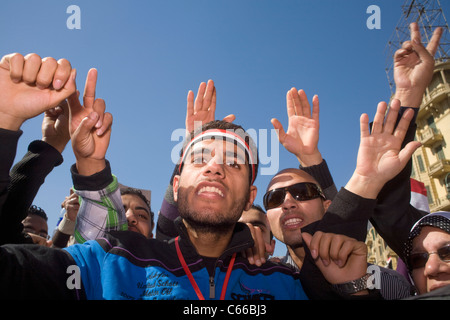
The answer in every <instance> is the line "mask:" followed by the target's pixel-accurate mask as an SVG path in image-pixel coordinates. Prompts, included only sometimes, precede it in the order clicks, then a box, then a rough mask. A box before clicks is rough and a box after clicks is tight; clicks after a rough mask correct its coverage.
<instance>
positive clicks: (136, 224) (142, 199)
mask: <svg viewBox="0 0 450 320" xmlns="http://www.w3.org/2000/svg"><path fill="white" fill-rule="evenodd" d="M120 194H121V198H122V203H123V207H124V210H125V215H126V218H127V220H128V230H129V231H134V232H138V233H141V234H142V235H144V236H145V237H146V238H148V239H150V238H153V228H154V226H155V222H154V213H153V211H152V210H151V207H150V201H149V200H148V199H147V197H146V196H145V195H144V194H143V193H142V191H141V190H139V189H134V188H130V187H124V188H121V189H120Z"/></svg>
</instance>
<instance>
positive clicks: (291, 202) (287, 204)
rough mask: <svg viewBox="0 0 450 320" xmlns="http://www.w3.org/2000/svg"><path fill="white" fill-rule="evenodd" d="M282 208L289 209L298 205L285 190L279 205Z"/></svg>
mask: <svg viewBox="0 0 450 320" xmlns="http://www.w3.org/2000/svg"><path fill="white" fill-rule="evenodd" d="M281 207H282V209H283V210H285V211H287V210H290V209H296V208H297V207H298V205H297V201H296V200H295V199H294V197H293V196H292V195H291V194H290V193H289V192H288V191H287V192H286V195H285V196H284V201H283V203H282V205H281Z"/></svg>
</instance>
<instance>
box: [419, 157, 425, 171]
mask: <svg viewBox="0 0 450 320" xmlns="http://www.w3.org/2000/svg"><path fill="white" fill-rule="evenodd" d="M417 163H418V164H419V170H420V172H425V165H424V164H423V160H422V156H421V155H418V156H417Z"/></svg>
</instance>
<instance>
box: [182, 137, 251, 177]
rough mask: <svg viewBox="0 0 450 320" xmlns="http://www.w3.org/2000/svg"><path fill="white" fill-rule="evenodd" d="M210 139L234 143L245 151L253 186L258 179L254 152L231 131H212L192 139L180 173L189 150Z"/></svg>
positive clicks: (243, 140)
mask: <svg viewBox="0 0 450 320" xmlns="http://www.w3.org/2000/svg"><path fill="white" fill-rule="evenodd" d="M210 139H215V140H219V139H222V141H229V142H233V143H234V144H236V145H237V146H239V147H240V148H242V149H243V150H244V151H245V153H246V155H247V157H248V165H249V167H250V174H251V179H250V181H251V183H250V184H253V182H254V181H255V178H256V161H255V157H254V154H253V151H252V149H251V148H250V146H249V144H248V143H247V142H246V141H245V139H244V138H243V137H241V136H240V135H238V134H236V133H235V132H233V131H230V130H223V129H210V130H206V131H203V132H201V133H199V134H197V135H195V136H194V138H192V140H191V141H190V142H189V143H188V144H187V145H186V147H185V148H184V150H183V154H182V156H181V162H180V165H179V172H180V173H181V168H182V166H183V163H184V160H185V159H186V157H187V155H188V154H189V150H190V149H191V148H192V146H193V145H194V144H196V143H197V142H200V141H203V140H210Z"/></svg>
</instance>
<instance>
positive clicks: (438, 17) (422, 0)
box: [385, 0, 450, 94]
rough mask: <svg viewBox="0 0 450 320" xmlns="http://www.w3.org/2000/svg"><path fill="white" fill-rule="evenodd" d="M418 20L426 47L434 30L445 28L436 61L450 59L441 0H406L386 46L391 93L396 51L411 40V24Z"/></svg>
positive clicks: (446, 25)
mask: <svg viewBox="0 0 450 320" xmlns="http://www.w3.org/2000/svg"><path fill="white" fill-rule="evenodd" d="M445 1H448V0H445ZM412 22H417V24H418V26H419V29H420V34H421V37H422V43H423V44H424V46H425V47H426V46H427V44H428V42H429V41H430V39H431V37H432V35H433V31H434V30H435V29H436V28H437V27H441V28H443V33H442V37H441V41H440V44H439V48H438V50H437V52H436V56H435V59H436V62H444V61H448V60H450V30H449V27H448V23H447V20H446V18H445V15H444V12H443V10H442V7H441V3H440V2H439V0H405V2H404V4H403V5H402V16H401V18H400V20H399V22H398V23H397V26H396V27H395V29H394V32H393V34H392V36H391V38H390V39H389V41H388V43H387V46H386V50H385V52H386V51H387V53H386V75H387V78H388V82H389V87H390V90H391V94H394V92H395V82H394V75H393V71H394V63H393V57H394V54H395V52H396V51H397V50H398V49H400V48H401V47H402V44H403V42H405V41H407V40H410V32H409V25H410V24H411V23H412Z"/></svg>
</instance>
